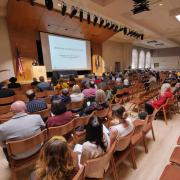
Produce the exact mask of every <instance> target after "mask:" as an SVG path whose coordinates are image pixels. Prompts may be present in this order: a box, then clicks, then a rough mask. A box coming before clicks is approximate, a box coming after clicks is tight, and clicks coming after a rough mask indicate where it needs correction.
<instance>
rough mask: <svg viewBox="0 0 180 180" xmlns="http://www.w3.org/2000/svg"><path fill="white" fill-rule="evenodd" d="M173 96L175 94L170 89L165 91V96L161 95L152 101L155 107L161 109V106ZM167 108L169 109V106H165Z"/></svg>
mask: <svg viewBox="0 0 180 180" xmlns="http://www.w3.org/2000/svg"><path fill="white" fill-rule="evenodd" d="M172 96H173V94H172V92H171V91H169V90H168V91H166V92H165V93H164V96H160V97H159V98H158V99H157V100H155V101H153V102H152V106H153V108H155V109H159V108H160V107H161V105H163V104H164V103H166V100H167V98H171V97H172ZM165 108H166V109H167V108H168V107H165Z"/></svg>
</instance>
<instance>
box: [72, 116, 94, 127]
mask: <svg viewBox="0 0 180 180" xmlns="http://www.w3.org/2000/svg"><path fill="white" fill-rule="evenodd" d="M92 115H93V113H92V114H90V115H89V116H81V117H77V118H74V120H73V121H74V128H77V127H79V126H83V125H87V124H88V122H89V119H90V118H91V116H92Z"/></svg>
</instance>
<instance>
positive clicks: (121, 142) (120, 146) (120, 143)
mask: <svg viewBox="0 0 180 180" xmlns="http://www.w3.org/2000/svg"><path fill="white" fill-rule="evenodd" d="M133 134H134V129H133V131H132V132H131V133H130V134H128V135H127V136H124V137H118V136H117V138H116V139H117V143H116V150H118V151H123V150H125V149H126V148H127V147H128V146H129V144H130V142H131V137H132V136H133Z"/></svg>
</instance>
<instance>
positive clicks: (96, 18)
mask: <svg viewBox="0 0 180 180" xmlns="http://www.w3.org/2000/svg"><path fill="white" fill-rule="evenodd" d="M97 22H98V17H97V16H94V22H93V25H94V26H95V25H96V24H97Z"/></svg>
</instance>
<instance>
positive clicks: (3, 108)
mask: <svg viewBox="0 0 180 180" xmlns="http://www.w3.org/2000/svg"><path fill="white" fill-rule="evenodd" d="M10 108H11V106H10V105H4V106H0V114H6V113H9V112H10Z"/></svg>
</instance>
